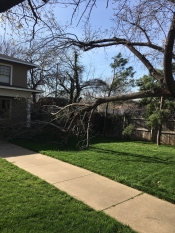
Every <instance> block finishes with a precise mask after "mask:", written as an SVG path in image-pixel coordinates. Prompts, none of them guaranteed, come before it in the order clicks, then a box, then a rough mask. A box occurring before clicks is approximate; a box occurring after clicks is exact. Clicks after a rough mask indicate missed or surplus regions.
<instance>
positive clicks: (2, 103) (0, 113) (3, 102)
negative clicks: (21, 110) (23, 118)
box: [0, 99, 10, 119]
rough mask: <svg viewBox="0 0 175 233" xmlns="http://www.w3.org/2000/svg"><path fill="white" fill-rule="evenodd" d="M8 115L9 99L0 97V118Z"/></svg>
mask: <svg viewBox="0 0 175 233" xmlns="http://www.w3.org/2000/svg"><path fill="white" fill-rule="evenodd" d="M9 117H10V100H9V99H0V119H1V118H9Z"/></svg>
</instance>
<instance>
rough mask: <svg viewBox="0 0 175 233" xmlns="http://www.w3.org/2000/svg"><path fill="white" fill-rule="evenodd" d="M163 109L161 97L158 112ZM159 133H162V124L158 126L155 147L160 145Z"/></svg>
mask: <svg viewBox="0 0 175 233" xmlns="http://www.w3.org/2000/svg"><path fill="white" fill-rule="evenodd" d="M162 107H163V96H161V97H160V111H161V110H162ZM161 131H162V124H161V125H159V126H158V130H157V145H158V146H159V145H160V136H161Z"/></svg>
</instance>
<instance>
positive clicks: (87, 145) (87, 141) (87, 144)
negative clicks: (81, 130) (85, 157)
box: [86, 109, 94, 148]
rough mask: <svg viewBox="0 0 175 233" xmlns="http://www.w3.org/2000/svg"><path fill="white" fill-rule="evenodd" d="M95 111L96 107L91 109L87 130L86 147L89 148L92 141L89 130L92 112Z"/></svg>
mask: <svg viewBox="0 0 175 233" xmlns="http://www.w3.org/2000/svg"><path fill="white" fill-rule="evenodd" d="M93 112H94V109H93V110H92V111H91V113H90V116H89V119H88V126H87V131H86V136H87V137H86V148H89V143H90V138H89V136H90V134H89V131H90V123H91V118H92V114H93Z"/></svg>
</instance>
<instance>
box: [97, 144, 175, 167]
mask: <svg viewBox="0 0 175 233" xmlns="http://www.w3.org/2000/svg"><path fill="white" fill-rule="evenodd" d="M93 149H94V150H95V151H96V152H97V153H103V154H107V155H108V156H110V155H114V156H120V157H123V156H125V159H126V160H127V161H132V162H145V163H162V164H175V161H171V160H169V159H162V158H159V157H155V156H145V155H142V154H133V153H130V152H117V151H114V150H110V149H102V148H98V147H95V146H93ZM104 159H105V160H111V159H112V158H111V159H109V158H103V160H104ZM119 160H123V158H121V159H119Z"/></svg>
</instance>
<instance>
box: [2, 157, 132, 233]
mask: <svg viewBox="0 0 175 233" xmlns="http://www.w3.org/2000/svg"><path fill="white" fill-rule="evenodd" d="M0 171H1V172H0V232H1V233H12V232H13V233H40V232H41V233H44V232H47V233H54V232H56V233H69V232H70V233H73V232H76V233H80V232H83V233H86V232H89V233H93V232H95V233H99V232H106V233H114V232H115V233H134V231H132V230H131V229H130V228H129V227H127V226H124V225H122V224H120V223H118V222H117V221H115V220H114V219H112V218H110V217H109V216H107V215H105V214H104V213H102V212H97V211H94V210H92V209H91V208H89V207H88V206H86V205H85V204H83V203H81V202H80V201H77V200H75V199H74V198H72V197H70V196H68V195H67V194H65V193H64V192H61V191H60V190H58V189H57V188H55V187H53V186H52V185H50V184H48V183H46V182H44V181H42V180H41V179H39V178H37V177H35V176H33V175H31V174H29V173H27V172H25V171H23V170H21V169H19V168H18V167H16V166H14V165H13V164H10V163H8V162H7V161H5V160H3V159H0Z"/></svg>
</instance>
